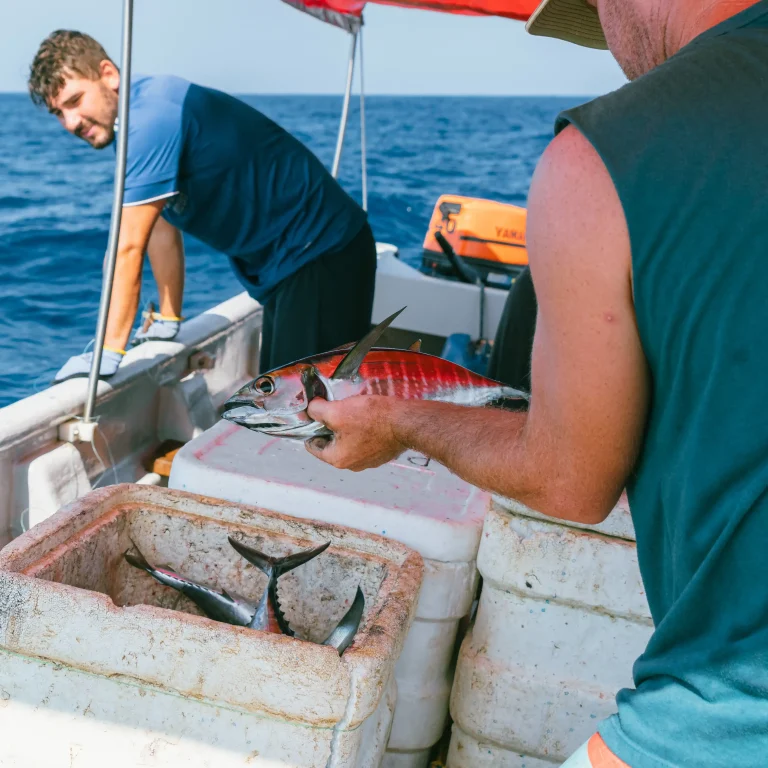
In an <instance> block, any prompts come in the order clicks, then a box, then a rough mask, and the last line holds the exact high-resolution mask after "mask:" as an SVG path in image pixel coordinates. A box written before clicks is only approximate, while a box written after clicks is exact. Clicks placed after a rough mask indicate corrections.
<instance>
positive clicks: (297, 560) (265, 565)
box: [228, 536, 331, 579]
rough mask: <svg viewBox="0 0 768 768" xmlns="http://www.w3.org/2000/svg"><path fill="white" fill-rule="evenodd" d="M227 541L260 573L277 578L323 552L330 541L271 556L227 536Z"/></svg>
mask: <svg viewBox="0 0 768 768" xmlns="http://www.w3.org/2000/svg"><path fill="white" fill-rule="evenodd" d="M228 539H229V543H230V544H231V545H232V547H233V548H234V549H235V551H236V552H237V553H238V554H240V555H242V556H243V557H244V558H245V559H246V560H247V561H248V562H249V563H251V564H252V565H255V566H256V567H257V568H258V569H259V570H260V571H261V572H262V573H265V574H266V575H267V576H273V575H274V578H275V579H277V578H278V577H279V576H281V575H282V574H283V573H288V571H292V570H293V569H294V568H297V567H298V566H300V565H302V564H304V563H306V562H307V561H308V560H311V559H312V558H313V557H317V556H318V555H319V554H320V553H321V552H324V551H325V550H326V549H328V547H329V546H330V544H331V542H330V541H326V542H325V544H321V545H320V546H319V547H315V548H314V549H305V550H304V551H302V552H294V553H293V554H292V555H287V556H285V557H271V556H270V555H265V554H264V553H263V552H259V550H258V549H254V548H253V547H249V546H248V545H247V544H243V543H242V542H240V541H237V539H234V538H232V536H229V537H228Z"/></svg>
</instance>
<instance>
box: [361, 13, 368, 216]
mask: <svg viewBox="0 0 768 768" xmlns="http://www.w3.org/2000/svg"><path fill="white" fill-rule="evenodd" d="M364 74H365V66H364V63H363V27H362V26H361V27H360V162H361V164H362V167H361V174H362V180H363V210H364V211H367V210H368V168H367V162H366V159H367V158H366V150H365V79H364Z"/></svg>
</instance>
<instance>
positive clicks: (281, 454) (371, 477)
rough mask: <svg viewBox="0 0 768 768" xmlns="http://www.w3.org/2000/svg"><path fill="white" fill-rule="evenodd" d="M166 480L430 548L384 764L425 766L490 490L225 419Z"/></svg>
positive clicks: (408, 462) (434, 470) (423, 462)
mask: <svg viewBox="0 0 768 768" xmlns="http://www.w3.org/2000/svg"><path fill="white" fill-rule="evenodd" d="M169 485H170V487H172V488H179V489H182V490H186V491H191V492H194V493H200V494H206V495H208V496H213V497H216V498H222V499H228V500H230V501H236V502H243V503H248V504H255V505H259V506H266V507H268V508H269V509H275V510H278V511H280V512H283V513H285V514H289V515H295V516H297V517H303V518H312V519H316V520H324V521H327V522H331V523H339V524H342V525H347V526H351V527H354V528H359V529H361V530H365V531H370V532H372V533H378V534H381V535H382V536H386V537H387V538H392V539H396V540H397V541H400V542H402V543H404V544H406V545H408V546H409V547H412V548H413V549H415V550H417V551H418V552H419V553H420V554H421V555H422V557H423V558H424V580H423V583H422V588H421V594H420V596H419V602H418V606H417V609H416V619H415V621H414V623H413V626H412V627H411V630H410V632H409V634H408V637H407V638H406V642H405V647H404V649H403V652H402V654H401V655H400V660H399V661H398V664H397V668H396V670H395V678H396V680H397V687H398V695H397V706H396V710H395V720H394V724H393V726H392V734H391V737H390V740H389V746H388V748H387V755H386V757H385V760H384V763H383V765H385V766H387V767H388V768H422V767H423V766H425V765H426V764H427V761H428V756H429V750H430V748H431V747H432V746H433V745H434V744H435V743H436V742H437V741H438V740H439V739H440V736H441V734H442V732H443V729H444V727H445V723H446V717H447V713H448V701H449V698H450V690H451V685H452V670H451V660H452V655H453V652H454V647H455V641H456V633H457V630H458V626H459V620H460V619H461V618H463V617H464V616H466V615H467V614H468V613H469V610H470V608H471V605H472V601H473V599H474V595H475V592H476V589H477V570H476V566H475V558H476V553H477V548H478V546H479V542H480V533H481V530H482V525H483V518H484V516H485V513H486V512H487V510H488V508H489V506H490V496H489V495H488V494H485V493H482V492H480V491H478V490H477V489H476V488H474V487H473V486H471V485H469V484H467V483H465V482H463V481H462V480H460V479H458V478H457V477H456V476H454V475H452V474H451V473H450V472H448V470H446V469H445V468H444V467H442V466H440V465H439V464H437V463H435V462H429V461H427V459H425V458H424V457H423V456H421V455H420V454H416V453H413V452H407V453H406V454H404V455H403V456H402V457H401V458H400V459H398V460H397V461H394V462H390V463H389V464H386V465H385V466H383V467H379V468H378V469H373V470H366V471H364V472H360V473H353V472H346V471H341V470H337V469H335V468H333V467H331V466H328V465H327V464H324V463H323V462H321V461H318V460H317V459H316V458H314V457H313V456H312V455H310V454H309V453H308V452H307V450H306V448H305V447H304V445H303V443H301V442H297V441H293V440H286V439H281V438H270V437H266V436H264V435H260V434H258V433H256V432H250V431H248V430H246V429H243V428H241V427H238V426H236V425H233V424H229V423H227V422H219V423H218V424H217V425H215V426H214V427H212V428H211V429H209V430H208V431H207V432H205V433H204V434H203V435H201V436H199V437H198V438H196V439H195V440H192V441H191V442H189V443H187V445H185V446H184V447H183V448H182V449H181V450H180V451H179V453H178V454H177V455H176V457H175V459H174V461H173V466H172V470H171V476H170V480H169Z"/></svg>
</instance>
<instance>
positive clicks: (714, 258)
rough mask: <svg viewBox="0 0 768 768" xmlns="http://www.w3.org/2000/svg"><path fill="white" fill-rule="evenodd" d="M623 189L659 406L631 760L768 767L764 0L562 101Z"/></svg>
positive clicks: (649, 475) (611, 727) (616, 735)
mask: <svg viewBox="0 0 768 768" xmlns="http://www.w3.org/2000/svg"><path fill="white" fill-rule="evenodd" d="M568 124H572V125H573V126H575V128H577V129H578V130H579V131H580V132H581V133H582V134H583V135H584V136H585V137H586V138H587V139H588V140H589V141H590V143H591V144H592V145H593V146H594V147H595V149H596V151H597V152H598V153H599V155H600V157H601V158H602V160H603V162H604V163H605V166H606V168H607V169H608V172H609V173H610V175H611V177H612V179H613V183H614V185H615V187H616V190H617V192H618V195H619V198H620V200H621V203H622V206H623V209H624V214H625V216H626V220H627V225H628V228H629V236H630V242H631V248H632V269H633V278H634V292H635V296H634V298H635V309H636V313H637V322H638V327H639V332H640V338H641V341H642V345H643V349H644V350H645V355H646V358H647V360H648V365H649V368H650V373H651V379H652V384H651V397H652V400H651V410H650V414H649V419H648V423H647V427H646V433H645V437H644V443H643V447H642V451H641V455H640V457H639V460H638V463H637V465H636V467H635V471H634V473H633V476H632V477H631V479H630V481H629V483H628V490H629V499H630V507H631V510H632V518H633V521H634V524H635V529H636V532H637V550H638V557H639V561H640V569H641V571H642V576H643V581H644V583H645V588H646V592H647V595H648V602H649V604H650V608H651V613H652V615H653V621H654V625H655V632H654V634H653V637H652V638H651V640H650V642H649V644H648V647H647V649H646V651H645V653H643V655H642V656H641V657H640V658H639V659H638V660H637V662H636V664H635V667H634V680H635V689H633V690H623V691H621V692H620V693H619V695H618V714H617V715H615V716H614V717H612V718H610V719H609V720H607V721H606V722H604V723H603V724H602V725H601V728H600V733H601V734H602V736H603V738H604V739H605V741H606V743H607V744H608V746H609V747H610V748H611V749H612V750H613V751H614V752H615V753H616V754H617V755H618V756H619V757H620V758H621V759H622V760H624V761H625V762H627V763H628V764H629V765H630V766H632V768H651V767H653V768H657V767H658V766H679V767H681V768H682V767H683V766H686V767H687V766H691V768H731V766H733V768H746V767H749V768H758V767H760V768H766V767H768V0H762V2H760V3H758V4H757V5H754V6H752V7H750V8H749V9H747V10H745V11H743V12H742V13H740V14H738V15H736V16H734V17H732V18H731V19H729V20H727V21H725V22H723V23H722V24H720V25H718V26H717V27H714V28H713V29H711V30H709V31H707V32H706V33H704V34H703V35H701V36H699V37H698V38H696V39H695V40H694V41H692V42H691V43H690V44H688V45H687V46H685V47H684V48H683V49H682V50H681V51H680V52H679V53H677V54H676V55H675V56H673V57H672V58H670V59H669V60H668V61H667V62H666V63H664V64H663V65H661V66H659V67H657V68H656V69H654V70H653V71H651V72H649V73H648V74H646V75H644V76H643V77H641V78H639V79H638V80H636V81H634V82H632V83H630V84H628V85H626V86H625V87H623V88H621V89H620V90H618V91H616V92H614V93H611V94H608V95H607V96H604V97H601V98H599V99H597V100H595V101H593V102H590V103H589V104H586V105H584V106H582V107H579V108H577V109H572V110H570V111H568V112H565V113H563V114H562V115H561V116H560V118H559V119H558V123H557V130H562V129H563V128H564V127H565V126H566V125H568Z"/></svg>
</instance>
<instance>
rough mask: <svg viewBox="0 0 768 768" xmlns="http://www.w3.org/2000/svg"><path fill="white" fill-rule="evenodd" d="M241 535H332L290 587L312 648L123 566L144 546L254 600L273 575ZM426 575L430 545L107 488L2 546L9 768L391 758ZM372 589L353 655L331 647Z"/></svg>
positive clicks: (290, 602)
mask: <svg viewBox="0 0 768 768" xmlns="http://www.w3.org/2000/svg"><path fill="white" fill-rule="evenodd" d="M231 533H234V534H238V535H239V537H240V538H241V539H242V540H244V541H246V542H248V543H250V544H252V545H254V546H257V547H259V548H260V549H263V550H265V551H266V552H267V553H269V554H275V555H277V554H285V553H288V552H292V551H295V550H296V549H299V548H306V547H308V546H312V545H317V544H318V543H319V542H322V541H326V540H329V539H330V541H331V542H332V543H331V547H330V548H329V549H328V550H326V551H325V552H324V553H323V554H322V555H320V556H319V557H317V558H316V559H314V560H312V561H310V562H309V563H307V564H305V565H303V566H301V568H298V569H296V570H295V571H292V572H291V573H289V574H286V575H285V576H284V577H283V578H282V579H281V580H280V595H281V601H282V604H283V605H284V607H285V609H286V613H287V615H288V618H289V620H290V621H291V623H292V626H293V628H294V629H295V630H296V631H297V633H298V634H299V635H300V636H304V637H307V638H308V639H309V640H310V641H305V640H299V639H294V638H290V637H287V636H284V635H278V634H270V633H267V632H260V631H256V630H250V629H245V628H241V627H233V626H230V625H227V624H223V623H219V622H215V621H211V620H209V619H207V618H204V617H202V616H200V615H199V611H197V609H196V607H195V606H194V605H193V604H192V603H191V602H189V601H188V600H187V599H186V598H184V597H181V596H180V595H179V594H178V593H177V592H175V591H174V590H171V589H169V588H167V587H163V586H161V585H160V584H158V583H157V582H155V581H154V580H153V579H152V578H151V577H150V576H148V575H147V574H145V573H143V572H141V571H139V570H137V569H135V568H133V567H131V566H130V565H128V564H127V563H126V562H125V560H124V559H123V553H124V552H125V551H126V550H127V549H129V548H130V546H131V542H132V541H133V542H135V543H136V544H137V545H138V546H139V547H140V549H141V550H142V551H143V552H144V554H145V556H146V557H147V558H148V559H149V560H150V562H152V561H154V562H155V563H167V564H168V565H170V566H171V567H173V568H176V569H178V570H179V571H181V572H182V573H184V574H185V575H187V576H189V577H190V578H193V579H196V580H199V581H202V582H204V583H206V584H209V585H211V586H214V587H217V588H225V589H227V590H235V591H238V592H240V593H241V594H245V595H248V596H254V597H255V596H257V595H258V594H259V593H260V591H261V589H262V588H263V586H264V583H265V581H264V580H265V577H264V576H263V575H262V574H261V573H260V572H259V571H258V570H257V569H255V568H254V567H253V566H251V565H249V564H247V563H246V562H245V560H243V558H241V557H239V556H238V555H237V554H236V553H235V552H234V550H233V549H232V548H231V547H230V545H229V544H228V542H227V534H231ZM421 575H422V560H421V557H420V555H418V553H416V552H413V551H412V550H410V549H408V548H407V547H405V546H403V545H401V544H399V543H396V542H392V541H388V540H386V539H383V538H381V537H379V536H373V535H370V534H366V533H362V532H359V531H354V530H351V529H348V528H343V527H341V526H333V525H327V524H322V523H315V522H311V521H305V520H296V519H293V518H289V517H287V516H284V515H280V514H276V513H274V512H271V511H267V510H263V509H256V508H254V507H245V506H242V505H233V504H230V503H226V502H221V501H218V500H212V499H204V498H200V497H194V496H191V495H190V494H185V493H181V492H178V491H168V490H164V489H160V488H152V487H147V486H137V485H118V486H111V487H109V488H106V489H103V490H99V491H94V492H92V493H90V494H88V495H87V496H85V497H83V498H81V499H80V500H79V501H77V502H75V503H74V504H71V505H70V506H68V507H65V508H64V509H62V510H61V511H59V512H57V513H56V514H55V515H54V516H53V517H51V518H49V519H48V520H46V521H45V522H43V523H41V524H39V525H37V526H35V527H34V528H33V529H32V530H30V531H29V532H27V533H26V534H24V535H23V536H21V537H20V538H18V539H17V540H16V541H14V542H13V543H12V544H10V545H9V546H8V547H7V548H6V549H4V550H3V552H2V553H0V724H1V728H0V765H2V766H3V768H64V767H65V766H67V767H69V766H71V768H103V766H104V765H105V764H108V765H110V766H113V767H115V766H116V767H118V768H128V767H129V766H130V767H131V768H133V767H134V766H139V765H141V766H169V765H174V766H175V765H179V766H181V765H183V766H185V767H186V766H192V767H193V768H213V767H214V766H215V768H227V766H260V767H261V768H267V767H269V768H278V767H281V766H284V767H285V768H288V767H289V766H292V767H295V766H301V768H305V767H306V768H331V767H337V768H341V767H342V766H343V767H344V768H347V767H348V766H355V767H356V768H374V767H375V766H378V765H380V763H381V760H382V756H383V754H384V749H385V746H386V742H387V738H388V735H389V731H390V728H391V721H392V717H393V711H394V703H395V698H396V685H395V682H394V666H395V663H396V661H397V658H398V656H399V654H400V651H401V648H402V645H403V642H404V640H405V636H406V633H407V631H408V628H409V626H410V623H411V619H412V616H413V614H414V612H415V608H416V602H417V598H418V591H419V586H420V581H421ZM358 584H359V585H360V586H361V587H362V589H363V592H364V594H365V597H366V609H365V614H364V616H363V621H362V624H361V626H360V629H359V631H358V633H357V635H356V637H355V640H354V642H353V644H352V645H351V646H350V647H349V648H348V649H347V650H346V651H345V652H344V654H343V656H341V657H339V655H338V653H337V652H336V651H335V650H334V649H332V648H329V647H325V646H321V645H319V644H317V641H319V640H321V639H322V638H323V637H324V636H325V635H327V633H328V632H329V630H330V629H331V628H332V626H333V625H334V624H335V623H337V622H338V620H339V619H340V618H341V616H342V615H343V613H344V612H345V611H346V609H347V607H348V605H349V602H350V600H351V599H352V598H353V597H354V594H355V590H356V588H357V586H358ZM169 609H173V610H169Z"/></svg>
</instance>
